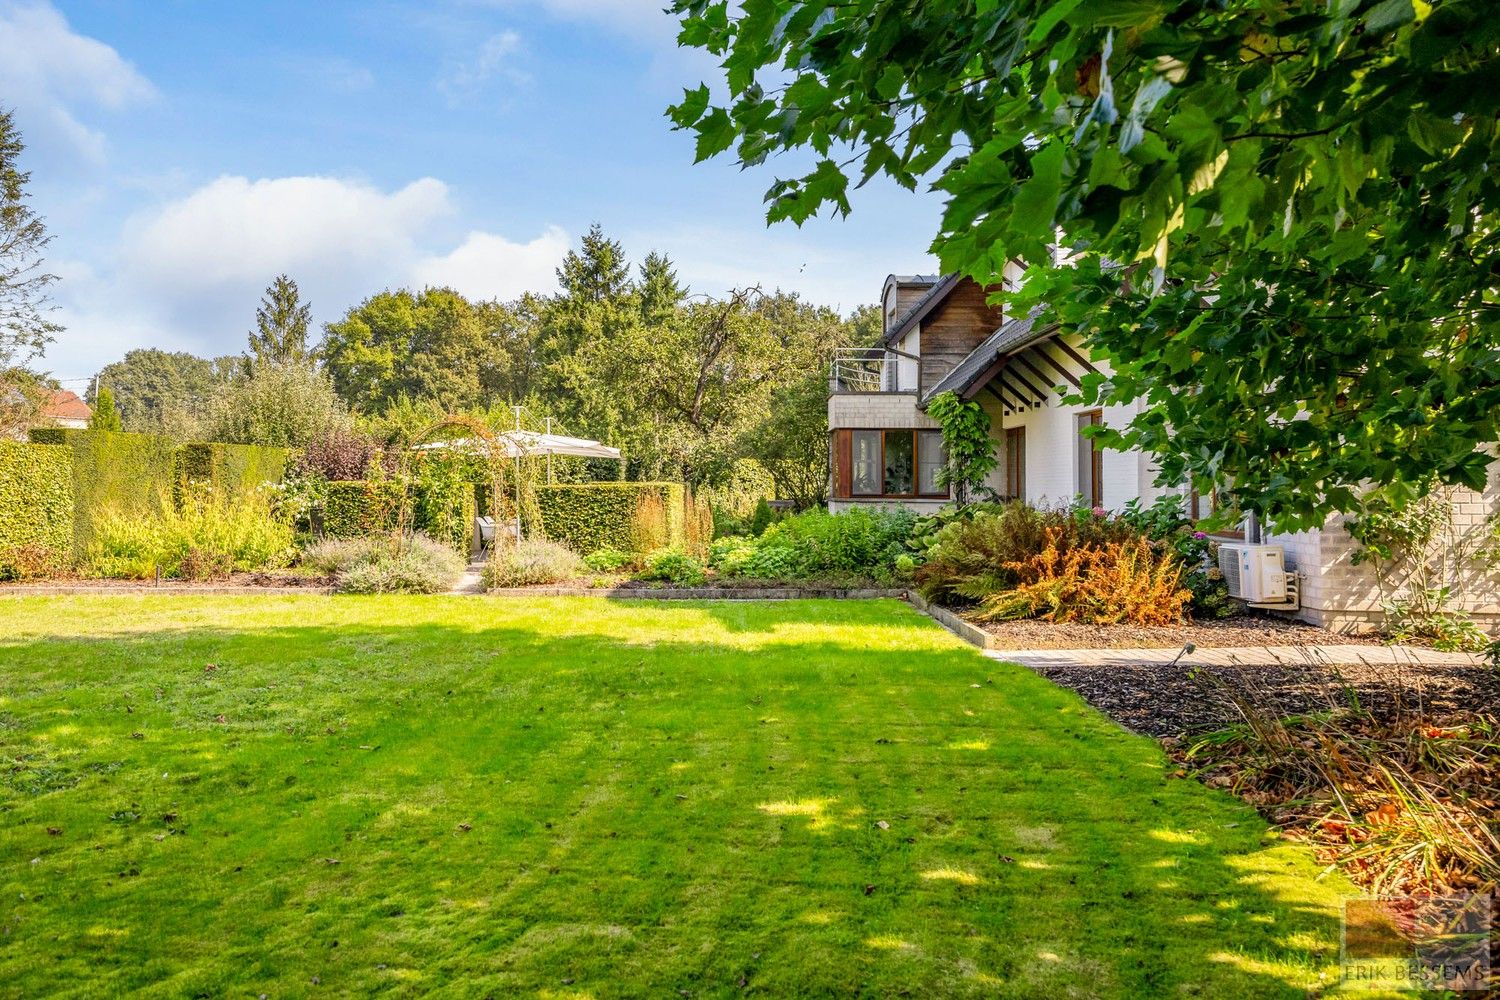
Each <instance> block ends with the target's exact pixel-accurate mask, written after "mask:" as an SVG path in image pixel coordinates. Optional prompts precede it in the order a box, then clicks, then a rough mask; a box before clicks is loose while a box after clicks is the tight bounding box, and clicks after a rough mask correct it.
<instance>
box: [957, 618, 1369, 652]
mask: <svg viewBox="0 0 1500 1000" xmlns="http://www.w3.org/2000/svg"><path fill="white" fill-rule="evenodd" d="M966 620H967V621H971V622H973V624H974V625H977V626H978V627H979V628H982V629H984V630H985V631H986V632H988V633H989V634H990V635H992V636H994V637H995V639H996V643H995V645H994V646H992V647H991V648H994V649H1158V648H1160V649H1166V648H1169V647H1178V648H1180V647H1181V646H1182V645H1183V644H1184V643H1188V642H1191V643H1193V644H1194V645H1195V646H1198V647H1199V648H1201V649H1214V648H1222V647H1226V646H1332V645H1368V644H1369V643H1370V642H1371V641H1372V639H1371V637H1370V636H1368V635H1365V636H1358V635H1340V634H1339V633H1337V632H1330V631H1328V630H1327V629H1321V628H1317V627H1315V626H1312V625H1307V624H1305V623H1303V622H1297V621H1289V620H1288V619H1285V618H1276V617H1273V616H1271V615H1258V614H1249V613H1247V614H1242V615H1235V616H1234V617H1233V618H1223V619H1217V620H1213V621H1199V622H1193V623H1192V624H1190V625H1182V626H1179V627H1175V628H1161V627H1156V628H1150V627H1142V626H1138V625H1087V624H1084V623H1081V622H1044V621H1036V620H1031V619H1028V620H1022V621H1011V622H978V621H973V619H971V618H966Z"/></svg>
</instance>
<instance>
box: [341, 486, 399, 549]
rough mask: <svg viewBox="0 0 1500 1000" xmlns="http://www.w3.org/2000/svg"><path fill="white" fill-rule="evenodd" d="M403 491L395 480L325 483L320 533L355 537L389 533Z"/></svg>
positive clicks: (393, 525)
mask: <svg viewBox="0 0 1500 1000" xmlns="http://www.w3.org/2000/svg"><path fill="white" fill-rule="evenodd" d="M402 500H403V491H402V489H401V485H400V484H399V483H397V482H395V481H394V480H389V479H386V480H373V481H372V480H369V479H341V480H336V481H334V482H331V483H329V484H328V499H327V500H326V501H324V504H323V534H325V535H328V536H331V537H333V538H358V537H359V536H361V535H373V534H377V533H379V532H383V531H390V530H392V529H393V528H395V527H396V522H397V518H398V516H399V514H400V512H401V502H402Z"/></svg>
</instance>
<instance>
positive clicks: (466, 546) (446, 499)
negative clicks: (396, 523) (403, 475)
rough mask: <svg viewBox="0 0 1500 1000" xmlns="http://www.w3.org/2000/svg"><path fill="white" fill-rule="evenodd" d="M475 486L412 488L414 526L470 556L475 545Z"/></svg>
mask: <svg viewBox="0 0 1500 1000" xmlns="http://www.w3.org/2000/svg"><path fill="white" fill-rule="evenodd" d="M474 514H475V504H474V484H473V483H465V482H459V483H453V484H448V485H447V486H446V487H445V486H444V485H443V484H440V483H427V484H424V483H417V484H416V485H415V486H413V487H412V515H411V526H412V528H414V529H415V530H417V531H421V532H424V533H425V534H426V535H427V536H428V537H430V538H435V539H437V540H438V541H440V542H445V543H447V544H448V545H451V546H452V547H453V548H455V549H457V550H458V551H459V552H464V553H467V552H469V551H470V550H471V548H472V546H473V544H474Z"/></svg>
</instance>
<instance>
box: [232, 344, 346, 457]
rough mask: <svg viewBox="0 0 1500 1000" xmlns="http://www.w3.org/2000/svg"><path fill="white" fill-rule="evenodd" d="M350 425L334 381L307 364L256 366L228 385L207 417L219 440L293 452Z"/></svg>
mask: <svg viewBox="0 0 1500 1000" xmlns="http://www.w3.org/2000/svg"><path fill="white" fill-rule="evenodd" d="M348 423H349V411H348V408H347V407H345V405H344V402H343V400H341V399H340V398H339V395H338V393H337V392H336V391H335V390H334V387H333V382H332V381H331V380H330V379H329V377H328V375H327V374H325V373H324V372H323V371H321V370H320V369H318V368H317V367H316V366H314V365H312V364H306V363H295V364H260V365H256V366H255V367H254V370H253V371H252V372H251V373H250V374H249V375H248V376H247V377H244V378H238V379H235V380H234V381H232V382H230V383H229V384H228V385H227V386H225V387H224V389H223V390H222V391H221V392H220V393H219V395H218V396H217V398H215V400H214V405H213V414H212V416H211V417H210V419H209V427H210V430H211V436H212V437H213V438H214V440H216V441H232V442H235V443H237V444H262V445H273V446H277V447H290V448H298V447H302V446H303V445H306V444H307V443H308V442H310V441H312V440H313V439H314V438H316V437H317V436H318V435H320V434H323V433H325V432H326V431H328V430H329V428H332V427H341V426H347V425H348Z"/></svg>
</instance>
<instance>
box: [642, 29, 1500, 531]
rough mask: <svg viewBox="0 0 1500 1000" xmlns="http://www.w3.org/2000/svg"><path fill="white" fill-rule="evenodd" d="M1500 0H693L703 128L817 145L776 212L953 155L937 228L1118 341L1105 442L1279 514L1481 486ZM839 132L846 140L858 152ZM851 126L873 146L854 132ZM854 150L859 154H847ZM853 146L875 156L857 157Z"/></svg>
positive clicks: (931, 171) (923, 168)
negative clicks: (1369, 495)
mask: <svg viewBox="0 0 1500 1000" xmlns="http://www.w3.org/2000/svg"><path fill="white" fill-rule="evenodd" d="M1492 8H1493V5H1491V4H1489V3H1486V2H1483V0H1442V2H1435V3H1430V4H1429V3H1414V2H1413V0H1348V2H1342V3H1335V4H1328V3H1324V2H1323V0H1286V2H1278V3H1262V2H1259V0H1224V2H1220V3H1212V4H1205V3H1199V2H1194V0H1147V2H1130V3H1103V2H1084V3H1079V2H1068V0H1061V2H1059V0H1015V2H1008V3H995V2H990V0H954V2H947V3H939V2H918V3H912V2H910V0H857V2H854V3H841V4H834V3H829V2H822V0H819V2H813V3H807V2H803V0H743V2H741V3H737V4H733V5H731V4H728V3H726V2H725V0H676V2H675V4H674V10H675V12H676V13H677V14H678V15H679V16H680V17H681V18H682V21H683V30H682V35H681V38H682V40H683V42H684V43H685V44H688V45H692V46H698V47H702V48H705V49H707V50H708V51H710V52H711V53H713V54H714V55H716V56H717V57H719V59H720V60H721V64H722V66H723V68H724V76H725V82H726V83H727V90H728V94H729V100H728V103H727V104H725V105H723V106H716V105H715V104H714V101H713V99H712V97H711V93H710V90H709V88H708V87H707V86H702V87H699V88H697V89H695V90H690V91H688V92H687V93H686V94H685V96H684V99H683V100H682V102H681V103H679V104H678V105H677V106H676V107H675V108H673V109H672V112H671V114H672V116H673V118H674V120H675V122H676V123H677V124H678V126H680V127H683V128H689V129H692V130H693V131H695V132H696V133H697V137H698V157H699V158H700V159H703V158H705V157H709V156H714V155H718V154H720V153H723V152H725V151H727V150H729V149H730V148H731V147H734V148H735V150H736V155H737V157H738V159H739V160H740V162H741V163H742V164H743V165H744V166H746V167H750V166H755V165H758V164H761V163H764V162H765V161H766V160H767V159H768V158H771V157H773V156H774V155H775V154H777V153H780V152H787V151H791V150H798V151H801V150H804V149H805V150H810V151H811V152H812V153H813V159H814V166H813V168H812V169H811V170H810V171H809V172H808V173H806V174H805V175H804V176H802V177H800V178H793V179H790V180H777V181H776V182H775V183H773V184H772V185H771V187H770V189H769V191H768V196H767V197H768V201H769V202H770V209H769V218H770V219H771V220H773V221H774V220H780V219H790V220H793V221H796V222H801V221H802V220H804V219H807V218H809V217H811V216H812V215H813V214H815V213H816V212H818V211H819V210H820V209H822V208H824V207H830V208H831V209H832V210H834V211H836V212H842V213H847V212H848V211H849V208H850V204H849V200H848V185H849V182H850V180H851V179H853V180H857V181H860V182H863V181H865V180H868V179H870V178H872V177H874V176H875V175H877V174H885V175H888V176H889V177H891V178H893V179H894V180H895V181H896V182H897V183H900V184H902V185H904V186H906V187H908V188H911V189H913V190H914V189H915V188H916V186H917V185H918V184H919V183H922V182H924V181H931V183H932V186H933V187H934V188H935V189H936V190H937V191H939V192H941V193H942V194H943V195H944V196H945V198H946V205H945V211H944V215H943V219H942V224H941V229H940V232H939V233H938V234H937V238H936V240H935V242H934V244H933V246H934V249H935V250H936V252H937V253H938V255H939V257H940V258H941V260H942V262H943V265H944V267H945V268H948V269H954V270H960V271H963V272H966V273H968V274H970V275H971V276H973V277H974V278H975V279H976V280H978V281H981V282H982V283H985V284H990V283H993V282H995V281H996V279H997V278H998V277H999V275H1000V274H1001V272H1002V271H1003V268H1004V265H1005V262H1006V261H1008V260H1010V259H1012V258H1013V257H1020V258H1022V259H1024V260H1025V261H1026V262H1027V263H1028V265H1029V268H1028V271H1027V276H1026V279H1025V282H1024V285H1023V287H1022V288H1021V290H1020V291H1019V292H1017V293H1016V294H1014V295H1013V296H1011V297H1010V301H1011V305H1012V307H1013V308H1014V309H1016V310H1019V311H1022V312H1024V311H1026V310H1029V309H1031V308H1033V307H1038V306H1040V307H1042V308H1044V310H1045V312H1046V313H1047V316H1045V317H1044V318H1051V319H1055V320H1057V321H1059V322H1061V323H1062V324H1064V326H1065V328H1069V329H1073V330H1077V331H1079V332H1081V333H1083V334H1084V336H1085V337H1086V338H1087V339H1088V340H1089V342H1090V344H1091V346H1092V348H1093V349H1094V350H1095V351H1096V352H1098V353H1100V354H1101V355H1103V356H1105V357H1107V358H1108V359H1109V361H1110V362H1111V364H1112V367H1113V368H1114V371H1115V374H1114V375H1113V376H1112V377H1111V378H1110V379H1109V380H1107V381H1106V380H1105V379H1103V378H1093V379H1090V380H1089V381H1088V382H1087V383H1086V384H1085V385H1084V386H1083V388H1082V391H1081V392H1080V393H1079V398H1080V399H1081V400H1082V401H1084V402H1088V403H1117V402H1125V401H1128V400H1131V399H1137V398H1138V399H1142V400H1144V403H1145V406H1144V407H1143V408H1142V409H1141V410H1140V411H1139V415H1138V416H1137V417H1135V418H1134V420H1133V422H1132V423H1131V424H1130V426H1129V427H1128V428H1126V429H1124V430H1123V431H1122V432H1107V433H1106V434H1105V435H1104V437H1105V440H1106V441H1107V443H1110V444H1113V445H1116V446H1128V445H1139V446H1141V447H1143V448H1146V449H1149V450H1151V451H1153V452H1155V453H1156V454H1157V455H1158V456H1159V458H1160V467H1161V470H1162V474H1163V476H1164V478H1165V480H1166V481H1168V482H1172V483H1180V482H1182V481H1184V480H1186V479H1191V480H1192V481H1193V482H1194V483H1195V485H1197V486H1198V487H1199V488H1201V489H1207V488H1208V487H1210V486H1215V485H1216V486H1219V487H1221V488H1222V487H1227V489H1228V491H1229V492H1230V493H1231V494H1232V496H1233V497H1234V498H1235V499H1236V500H1238V502H1240V503H1241V504H1243V505H1244V506H1246V507H1248V508H1251V509H1257V510H1259V511H1261V512H1262V513H1263V514H1265V515H1268V516H1269V518H1270V519H1271V520H1273V521H1274V522H1276V523H1277V524H1278V525H1279V526H1284V527H1288V528H1290V527H1299V526H1310V525H1317V524H1321V523H1322V521H1323V520H1324V518H1325V516H1326V515H1327V514H1328V513H1330V512H1331V511H1335V510H1348V509H1351V508H1354V507H1356V506H1357V505H1358V504H1359V503H1360V502H1361V500H1360V498H1361V494H1362V490H1363V489H1364V486H1365V484H1369V483H1375V484H1384V488H1385V489H1386V490H1387V491H1388V492H1390V493H1391V494H1392V496H1393V497H1395V498H1396V499H1398V500H1399V499H1402V498H1404V497H1410V496H1412V495H1414V494H1419V493H1421V492H1422V491H1424V490H1425V489H1427V488H1428V485H1429V484H1430V482H1431V480H1432V478H1433V477H1434V476H1436V477H1437V478H1438V479H1440V480H1441V481H1443V482H1447V483H1454V484H1463V485H1466V486H1471V487H1476V488H1478V487H1482V486H1483V484H1484V481H1485V478H1486V473H1487V471H1488V469H1489V466H1490V464H1491V462H1493V461H1494V457H1495V451H1494V448H1493V445H1494V443H1495V442H1496V440H1497V438H1500V302H1497V301H1496V298H1497V296H1496V281H1495V274H1494V263H1493V262H1494V261H1495V260H1496V259H1497V251H1500V176H1497V172H1496V171H1495V169H1494V164H1495V163H1496V162H1497V159H1500V157H1497V155H1496V154H1497V152H1500V150H1497V142H1500V127H1497V112H1500V18H1496V17H1494V11H1493V9H1492ZM833 150H839V151H840V152H839V153H838V154H837V155H838V158H837V159H835V156H834V154H833V152H832V151H833ZM849 151H852V158H851V156H850V152H849ZM846 170H847V171H848V174H846ZM851 175H852V176H851Z"/></svg>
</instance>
